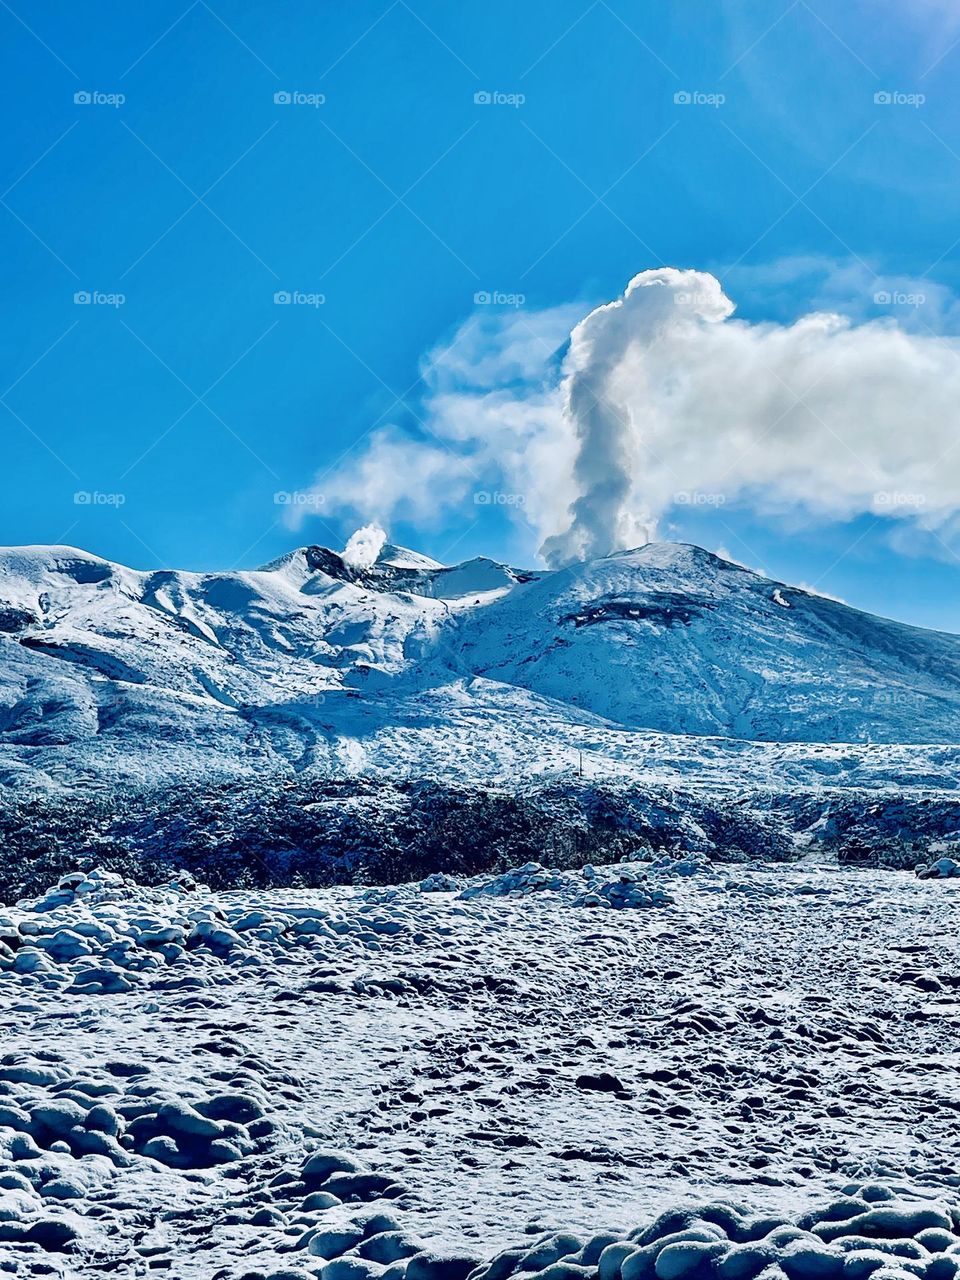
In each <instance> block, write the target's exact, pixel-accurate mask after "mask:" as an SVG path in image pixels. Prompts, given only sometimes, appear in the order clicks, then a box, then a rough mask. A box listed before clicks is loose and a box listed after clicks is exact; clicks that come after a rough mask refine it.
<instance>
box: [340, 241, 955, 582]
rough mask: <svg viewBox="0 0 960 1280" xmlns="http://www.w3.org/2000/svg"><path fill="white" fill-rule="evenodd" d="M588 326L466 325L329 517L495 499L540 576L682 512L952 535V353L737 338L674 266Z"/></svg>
mask: <svg viewBox="0 0 960 1280" xmlns="http://www.w3.org/2000/svg"><path fill="white" fill-rule="evenodd" d="M804 261H806V262H807V267H809V260H804ZM815 261H816V262H819V260H815ZM803 269H804V270H806V269H807V268H806V267H805V268H803ZM778 270H779V271H780V273H781V275H785V276H786V277H788V278H789V277H790V275H791V271H793V273H794V274H796V270H797V268H796V266H794V267H792V268H791V267H789V266H784V265H781V266H780V268H778ZM817 270H819V267H817ZM850 271H852V269H850ZM855 278H856V273H855V272H854V273H853V275H852V276H848V280H849V279H855ZM861 283H862V282H861ZM760 284H761V282H760V281H757V280H755V281H754V282H753V287H754V288H759V287H760ZM824 287H825V288H829V289H830V290H833V291H835V292H838V293H839V292H842V289H841V286H840V285H839V284H837V283H836V281H835V280H834V281H832V282H830V283H829V284H826V283H825V285H824ZM935 289H936V286H929V287H928V291H929V292H931V293H932V292H933V291H934V290H935ZM861 292H862V290H861ZM936 296H937V299H938V304H937V305H938V308H939V310H938V315H940V316H941V318H942V315H943V314H946V313H948V312H949V311H950V308H951V307H952V306H953V303H952V299H951V298H950V297H949V295H947V294H946V291H942V290H941V291H938V292H937V294H936ZM583 310H584V309H583V308H571V307H563V308H555V309H552V310H549V311H543V312H526V311H515V312H509V313H506V314H503V313H497V314H494V315H491V316H484V317H483V318H477V317H474V318H472V319H471V320H470V321H468V322H467V323H466V324H465V325H464V326H462V327H461V329H460V331H459V332H458V334H457V335H456V336H455V338H454V341H453V342H452V343H451V344H450V345H449V346H448V347H446V348H445V349H443V350H440V351H435V352H433V353H431V355H430V356H429V357H428V359H427V360H426V362H425V365H424V370H423V377H424V381H425V384H426V387H427V394H426V397H425V399H424V403H423V406H422V418H423V424H424V431H423V433H422V434H421V436H420V438H418V439H412V438H411V437H410V436H409V435H408V434H406V433H403V432H401V431H400V430H399V429H397V428H396V427H393V426H387V427H385V428H383V429H382V430H379V431H377V432H375V433H373V435H372V436H371V438H370V439H369V441H368V442H367V443H366V444H364V445H363V446H362V447H361V448H360V450H359V451H358V453H357V454H356V456H354V457H353V458H352V459H348V460H347V461H346V462H345V463H344V464H343V465H341V466H340V467H338V468H337V469H336V470H335V471H334V472H333V473H332V474H331V475H328V476H326V477H324V478H322V479H320V480H318V484H317V487H318V490H319V491H320V492H321V493H322V494H323V495H324V499H325V501H324V509H325V510H326V511H328V512H329V511H334V512H339V511H348V510H349V511H351V512H354V513H356V514H358V515H359V516H360V517H361V518H363V519H371V518H373V519H377V520H380V521H384V522H387V521H389V520H390V519H391V518H393V517H395V516H398V515H399V516H402V517H403V518H405V519H409V520H413V521H416V522H421V523H423V524H430V523H432V522H439V521H440V520H442V519H444V518H446V517H448V516H449V514H450V511H451V510H453V509H459V510H461V511H464V510H465V509H466V508H467V507H471V506H472V503H473V501H474V500H475V495H476V493H477V492H478V491H479V490H489V489H492V488H496V489H498V490H500V491H502V492H504V493H506V494H508V495H510V494H512V495H519V496H520V497H521V498H522V501H518V502H517V503H516V504H514V505H513V506H512V507H511V510H512V511H513V512H514V513H515V514H516V516H517V517H518V518H522V519H525V520H526V521H527V522H528V523H529V525H530V527H531V529H532V530H533V531H534V532H535V534H536V535H537V538H538V540H539V541H540V543H541V544H542V546H543V554H544V556H545V558H547V559H548V560H549V561H550V562H552V563H562V562H563V561H564V560H569V559H574V558H578V557H582V556H591V555H602V554H605V553H606V552H608V551H611V550H618V549H622V548H623V547H625V546H629V545H636V543H637V542H642V541H643V540H644V539H645V538H646V537H647V536H648V535H650V536H652V533H653V531H654V529H655V527H656V522H657V520H658V519H659V518H660V517H662V516H663V515H664V514H665V513H668V512H669V511H670V510H671V509H672V508H677V509H679V507H680V505H682V504H691V503H693V504H702V505H703V506H704V507H705V508H709V507H710V506H712V505H721V504H722V503H724V502H727V503H733V502H740V503H742V504H748V505H749V506H750V507H751V508H752V509H753V510H754V511H755V512H758V513H760V514H765V515H768V516H769V515H782V516H783V517H784V518H787V519H789V520H791V521H794V522H796V521H797V520H798V519H801V518H810V517H814V518H821V517H826V518H831V519H849V518H852V517H854V516H856V515H859V514H862V513H869V512H872V513H874V514H876V515H878V516H885V517H890V518H891V519H894V520H896V521H897V522H898V525H900V526H902V527H908V526H909V527H914V528H917V529H923V530H926V531H928V532H932V533H934V534H935V533H936V532H937V531H939V530H947V529H949V528H950V527H951V526H952V525H953V524H954V523H955V521H956V519H957V517H958V514H960V339H957V338H952V337H943V336H940V335H938V334H933V333H928V332H925V331H921V332H916V331H910V330H908V329H907V328H906V327H905V326H904V325H903V324H901V323H899V322H898V319H894V318H890V317H889V316H885V317H883V318H877V319H873V318H866V319H861V320H857V319H853V318H851V317H850V316H843V315H840V314H838V313H837V312H836V311H835V310H833V311H831V310H827V311H823V310H820V311H813V312H811V313H810V314H807V315H804V316H802V317H801V318H800V319H798V320H795V321H793V322H791V323H784V322H782V321H777V322H773V321H765V322H762V323H755V322H750V321H745V320H740V319H737V318H736V317H735V316H734V315H733V310H734V307H733V303H732V302H731V301H730V300H729V299H728V298H727V297H726V295H725V294H724V292H723V290H722V289H721V287H720V284H719V282H718V281H717V280H716V279H715V278H714V277H713V276H711V275H708V274H706V273H703V272H696V271H679V270H674V269H670V268H665V269H662V270H657V271H650V272H643V273H641V274H640V275H639V276H637V277H635V279H634V280H633V281H632V282H631V283H630V285H629V287H628V289H627V290H626V292H625V293H624V295H623V297H622V298H619V299H617V300H616V301H614V302H613V303H608V304H605V305H603V306H601V307H598V308H595V309H594V310H592V311H590V312H589V314H588V315H586V316H585V317H584V318H582V319H580V318H579V317H580V316H582V315H583ZM865 314H867V315H869V308H868V310H867V312H865Z"/></svg>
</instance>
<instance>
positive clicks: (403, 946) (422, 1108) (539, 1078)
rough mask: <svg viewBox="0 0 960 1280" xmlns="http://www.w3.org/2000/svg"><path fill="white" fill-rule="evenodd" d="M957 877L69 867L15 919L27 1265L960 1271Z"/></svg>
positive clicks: (20, 1235)
mask: <svg viewBox="0 0 960 1280" xmlns="http://www.w3.org/2000/svg"><path fill="white" fill-rule="evenodd" d="M958 892H960V881H956V880H949V879H948V880H930V881H925V880H918V879H916V878H915V877H913V876H912V875H909V874H904V873H896V872H877V871H838V870H837V869H835V868H827V867H818V866H815V865H808V866H790V867H785V866H778V867H762V866H747V867H736V868H711V866H710V865H709V864H707V863H705V862H704V861H703V860H702V859H701V858H680V859H671V858H663V859H660V860H659V861H658V862H656V863H653V864H650V865H647V864H640V863H630V864H625V865H617V866H613V867H606V868H604V867H598V868H592V869H591V868H584V869H583V870H582V871H576V872H554V871H550V870H549V869H543V868H539V867H537V866H529V867H526V868H522V869H519V870H518V871H516V872H515V873H511V874H509V875H507V876H505V877H500V878H489V879H486V880H483V881H475V882H470V883H468V884H462V885H457V886H455V887H454V886H451V884H450V882H449V881H446V880H444V879H443V878H436V879H432V880H428V881H427V882H426V884H425V885H424V886H423V888H421V887H420V886H419V885H417V884H413V885H405V886H399V887H395V888H378V889H368V890H363V889H356V888H347V887H341V888H333V889H327V890H295V889H288V890H274V891H241V890H235V891H231V892H224V893H219V894H215V893H212V892H210V891H209V890H205V889H204V888H203V887H202V886H199V887H198V886H194V885H192V884H191V883H190V882H189V879H184V881H183V882H181V883H175V884H171V885H169V886H167V887H164V888H144V887H138V886H135V885H131V884H125V883H123V882H120V881H118V880H116V879H115V878H114V877H111V876H110V875H100V876H97V875H88V876H86V877H84V876H81V875H77V876H75V877H72V878H69V879H68V880H67V881H66V883H65V884H64V885H63V887H62V888H60V889H58V890H54V891H52V892H51V893H50V894H48V895H47V896H46V897H45V898H43V899H40V900H35V901H32V902H25V903H21V904H18V905H17V906H12V907H8V908H2V909H0V1024H2V1025H3V1027H4V1033H3V1044H2V1056H0V1274H5V1273H10V1272H12V1273H13V1274H16V1275H24V1276H34V1275H36V1276H40V1275H47V1276H49V1275H54V1276H56V1275H60V1274H62V1275H64V1276H71V1277H93V1276H101V1275H104V1274H113V1275H117V1276H121V1277H122V1276H130V1277H134V1276H144V1275H148V1274H153V1273H155V1272H156V1273H159V1274H164V1273H166V1274H169V1275H172V1276H175V1277H178V1278H179V1277H184V1278H185V1280H187V1278H191V1277H198V1278H199V1277H203V1280H215V1278H220V1280H240V1278H241V1277H247V1278H248V1280H254V1278H257V1280H260V1278H263V1277H273V1278H274V1280H277V1278H279V1277H283V1280H303V1278H304V1277H309V1276H322V1277H324V1280H378V1278H379V1277H381V1276H383V1277H385V1278H386V1280H403V1278H404V1277H406V1278H407V1280H464V1277H465V1276H466V1275H467V1274H468V1273H469V1272H470V1271H471V1270H472V1269H473V1268H474V1267H475V1266H476V1265H478V1264H480V1263H486V1262H488V1261H489V1260H490V1259H491V1258H493V1256H494V1255H495V1254H496V1253H497V1252H498V1251H499V1250H501V1249H503V1248H513V1250H514V1251H513V1252H511V1253H509V1254H508V1255H506V1256H504V1257H502V1258H501V1259H500V1260H499V1261H497V1262H495V1263H494V1264H493V1265H492V1267H490V1268H488V1269H485V1268H481V1269H480V1270H478V1271H477V1272H476V1277H477V1280H481V1278H482V1280H504V1278H505V1277H507V1276H508V1275H512V1274H515V1273H517V1274H522V1275H523V1276H524V1277H532V1276H533V1275H538V1276H540V1277H542V1280H647V1278H649V1280H654V1278H655V1277H656V1280H681V1278H686V1277H694V1276H698V1277H704V1276H706V1275H708V1274H711V1273H712V1274H716V1275H717V1276H718V1277H720V1280H752V1278H753V1277H755V1276H757V1275H758V1274H760V1273H761V1272H763V1274H764V1275H765V1276H766V1277H767V1280H775V1278H776V1277H780V1276H781V1275H786V1276H787V1277H788V1280H841V1277H842V1280H858V1278H859V1277H866V1276H868V1275H870V1274H871V1273H872V1274H874V1275H875V1276H876V1280H894V1277H897V1278H899V1280H915V1277H918V1276H921V1277H925V1278H926V1280H953V1277H954V1276H955V1275H956V1272H957V1268H958V1262H960V1232H958V1229H957V1228H958V1224H960V1218H958V1216H957V1213H958V1202H957V1198H956V1196H957V1193H956V1188H957V1186H958V1183H960V1174H958V1172H957V1168H958V1157H960V1128H958V1125H957V1116H958V1108H960V1103H958V1100H957V1094H956V1069H957V1063H958V1057H957V1052H958V1032H957V1028H958V1026H960V967H958V954H957V947H956V941H955V933H956V929H955V916H956V911H957V904H958V901H960V899H958V897H957V894H958ZM718 1200H723V1201H725V1202H728V1206H729V1205H730V1204H732V1205H734V1206H740V1207H734V1208H731V1207H727V1208H717V1207H716V1202H717V1201H718ZM690 1204H695V1205H698V1206H700V1208H699V1209H697V1210H693V1211H690V1212H687V1213H686V1214H683V1213H680V1212H676V1213H674V1214H673V1216H670V1217H668V1218H665V1219H662V1220H660V1221H659V1223H658V1224H656V1225H653V1224H654V1220H655V1219H656V1218H657V1215H658V1214H660V1213H662V1212H664V1211H666V1210H677V1209H678V1206H684V1205H690ZM705 1205H713V1206H714V1207H713V1208H704V1207H703V1206H705ZM791 1224H792V1225H791ZM678 1232H679V1233H680V1234H679V1235H678V1234H677V1233H678ZM561 1259H562V1261H560V1260H561ZM765 1268H768V1269H767V1270H765ZM769 1268H773V1269H769Z"/></svg>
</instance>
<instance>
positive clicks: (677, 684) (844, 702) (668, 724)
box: [458, 543, 960, 742]
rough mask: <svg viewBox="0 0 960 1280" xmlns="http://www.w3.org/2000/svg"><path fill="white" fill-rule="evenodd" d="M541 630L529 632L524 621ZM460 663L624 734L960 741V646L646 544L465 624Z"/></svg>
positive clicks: (712, 561)
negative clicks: (605, 721) (603, 720)
mask: <svg viewBox="0 0 960 1280" xmlns="http://www.w3.org/2000/svg"><path fill="white" fill-rule="evenodd" d="M534 620H536V622H534ZM458 631H459V647H460V652H461V653H462V655H463V661H464V663H465V664H466V665H467V666H469V667H470V668H471V669H472V670H474V671H477V672H478V673H481V674H483V675H484V676H486V677H488V678H490V679H496V680H503V681H506V682H508V683H510V684H518V685H521V686H523V687H524V688H528V689H531V690H533V691H535V692H537V693H540V694H543V695H546V696H548V697H553V698H561V699H564V700H566V701H569V702H572V703H573V704H574V705H576V706H580V707H584V708H586V709H589V710H590V711H592V712H594V713H596V714H599V715H603V716H605V717H608V718H609V719H611V720H615V721H617V722H618V723H620V724H623V725H625V726H628V727H630V728H641V727H642V728H650V729H658V730H662V731H665V732H669V733H694V734H723V735H728V736H731V737H736V738H750V739H757V740H761V741H770V742H773V741H782V742H843V741H863V740H865V739H872V740H875V741H880V742H960V640H958V639H957V637H955V636H949V635H943V634H941V633H938V632H932V631H924V630H921V629H919V628H916V627H908V626H904V625H903V624H900V623H895V622H890V621H887V620H886V619H882V618H876V617H873V616H871V615H870V614H865V613H861V612H859V611H858V610H856V609H851V608H849V607H848V606H847V605H844V604H841V603H839V602H837V601H834V600H829V599H826V598H824V597H822V596H817V595H814V594H811V593H810V592H807V591H802V590H798V589H794V588H789V587H786V586H785V585H784V584H782V583H776V582H772V581H769V580H768V579H765V578H762V577H760V576H759V575H757V574H755V573H752V572H750V571H749V570H746V569H743V568H741V567H740V566H738V565H734V564H731V563H729V562H728V561H724V560H721V559H719V558H718V557H717V556H714V555H711V554H710V553H709V552H706V551H703V550H701V549H700V548H699V547H692V546H679V545H671V544H664V543H652V544H650V545H648V546H646V547H642V548H640V549H639V550H636V551H629V552H623V553H621V554H619V555H614V556H609V557H607V558H605V559H602V560H596V561H592V562H590V563H587V564H577V565H574V566H571V567H570V568H567V569H564V570H561V571H559V572H557V573H553V574H548V575H545V576H544V577H542V578H541V579H540V580H539V581H538V582H536V583H534V584H531V585H530V586H529V587H528V588H527V589H526V590H525V591H522V592H519V591H515V592H512V593H510V594H509V595H507V596H505V597H504V598H503V599H501V600H499V601H497V602H496V603H494V604H493V605H492V606H491V607H490V608H488V609H486V610H483V611H482V612H481V611H477V612H475V613H473V614H472V615H471V616H470V617H469V618H468V619H464V620H463V621H462V622H461V624H460V626H459V628H458Z"/></svg>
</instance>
